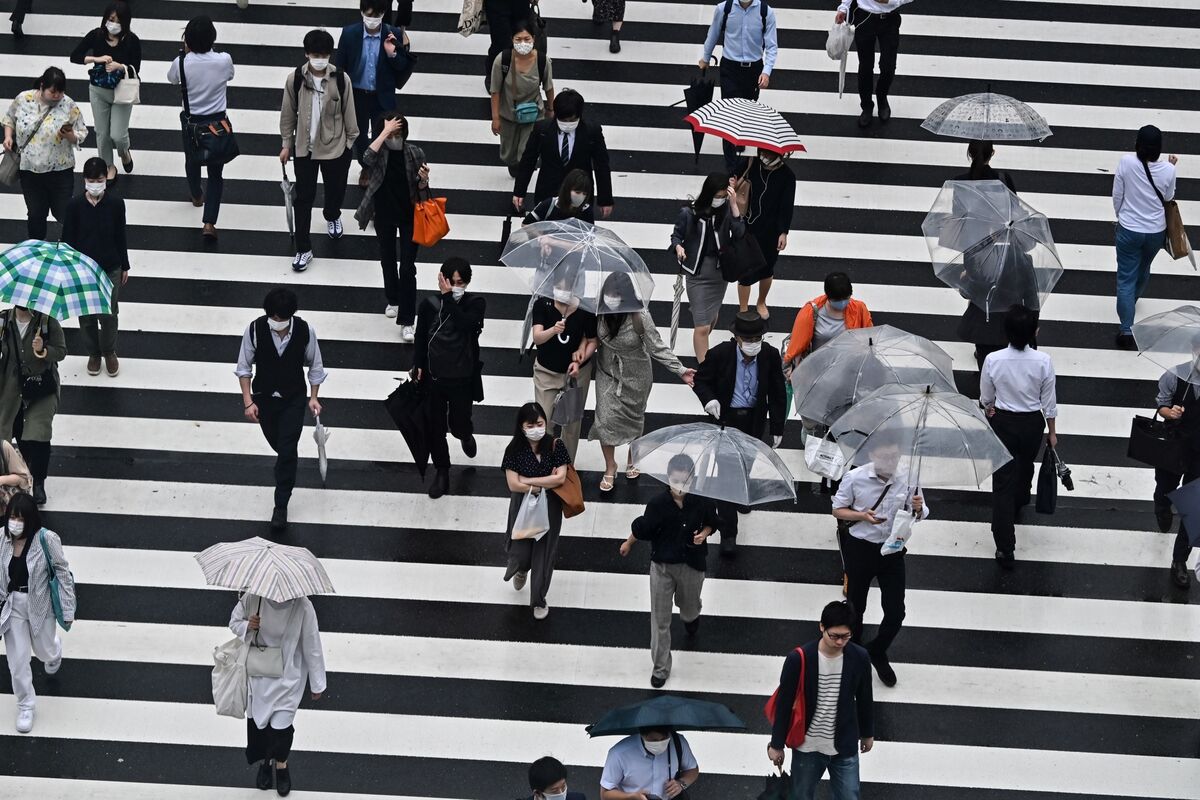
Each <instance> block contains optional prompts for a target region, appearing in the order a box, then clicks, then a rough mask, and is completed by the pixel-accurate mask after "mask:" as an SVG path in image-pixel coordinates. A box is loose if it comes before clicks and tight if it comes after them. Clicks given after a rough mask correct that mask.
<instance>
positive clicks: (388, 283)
mask: <svg viewBox="0 0 1200 800" xmlns="http://www.w3.org/2000/svg"><path fill="white" fill-rule="evenodd" d="M375 241H376V242H378V243H379V266H380V268H381V269H382V270H383V293H384V294H385V295H387V302H388V305H389V306H399V307H400V313H399V314H398V315H397V316H396V321H397V322H398V323H400V324H401V325H412V324H413V320H415V319H416V315H417V249H418V246H417V243H416V242H414V241H413V216H412V214H405V215H402V217H401V218H400V219H398V220H392V219H386V218H381V217H378V216H377V217H376V218H375ZM397 249H399V253H400V257H399V260H397V258H396V251H397Z"/></svg>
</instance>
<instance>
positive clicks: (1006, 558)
mask: <svg viewBox="0 0 1200 800" xmlns="http://www.w3.org/2000/svg"><path fill="white" fill-rule="evenodd" d="M996 563H997V564H999V565H1000V568H1001V569H1006V570H1009V571H1011V570H1012V569H1013V567H1015V566H1016V565H1017V557H1016V555H1014V554H1013V553H1011V552H1009V553H1006V552H1004V551H1003V550H997V551H996Z"/></svg>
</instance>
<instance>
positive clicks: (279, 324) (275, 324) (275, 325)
mask: <svg viewBox="0 0 1200 800" xmlns="http://www.w3.org/2000/svg"><path fill="white" fill-rule="evenodd" d="M267 324H268V325H270V326H271V330H273V331H275V332H276V333H283V332H284V331H286V330H287V329H288V328H290V327H291V326H292V320H291V317H289V318H288V319H285V320H277V319H269V318H268V319H267Z"/></svg>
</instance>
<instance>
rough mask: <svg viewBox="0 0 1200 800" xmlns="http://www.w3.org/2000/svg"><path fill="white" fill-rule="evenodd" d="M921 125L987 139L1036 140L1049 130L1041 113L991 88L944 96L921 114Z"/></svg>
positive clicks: (957, 135)
mask: <svg viewBox="0 0 1200 800" xmlns="http://www.w3.org/2000/svg"><path fill="white" fill-rule="evenodd" d="M921 127H922V128H924V129H925V130H927V131H930V132H932V133H934V134H936V135H938V136H950V137H953V138H955V139H982V140H984V141H991V142H999V141H1009V142H1015V141H1020V142H1028V141H1039V142H1040V141H1042V140H1044V139H1045V138H1046V137H1048V136H1050V135H1052V133H1053V131H1051V130H1050V126H1049V125H1047V124H1046V120H1045V118H1044V117H1042V115H1041V114H1039V113H1037V112H1036V111H1034V110H1033V109H1032V108H1030V107H1029V106H1028V105H1026V104H1025V103H1022V102H1021V101H1020V100H1017V99H1015V98H1012V97H1009V96H1008V95H1006V94H994V93H993V92H992V91H991V89H989V90H988V91H986V92H979V93H977V94H966V95H963V96H962V97H955V98H952V99H950V100H947V101H946V102H944V103H942V104H941V105H940V106H938V107H937V108H935V109H934V110H933V113H931V114H930V115H929V116H928V117H926V118H925V121H924V122H922V123H921Z"/></svg>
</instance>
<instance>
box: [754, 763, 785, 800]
mask: <svg viewBox="0 0 1200 800" xmlns="http://www.w3.org/2000/svg"><path fill="white" fill-rule="evenodd" d="M792 797H793V793H792V779H791V778H790V777H788V774H787V773H786V772H783V771H782V770H780V773H779V774H778V775H768V776H767V784H766V787H765V788H764V789H763V791H762V794H760V795H759V796H758V800H792Z"/></svg>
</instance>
